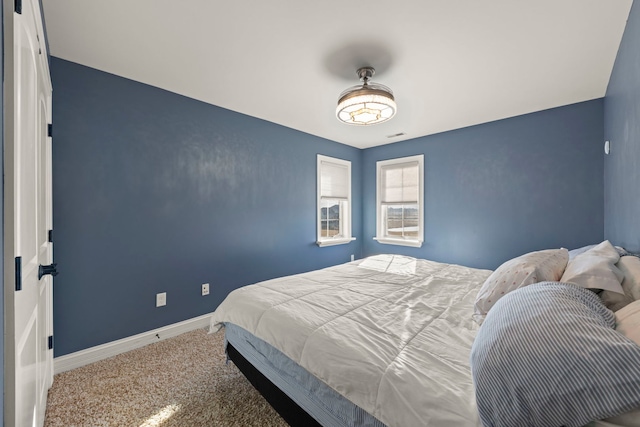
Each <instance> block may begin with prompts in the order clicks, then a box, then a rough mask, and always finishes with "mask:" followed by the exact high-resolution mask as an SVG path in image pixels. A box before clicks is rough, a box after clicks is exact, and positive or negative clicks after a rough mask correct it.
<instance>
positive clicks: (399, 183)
mask: <svg viewBox="0 0 640 427" xmlns="http://www.w3.org/2000/svg"><path fill="white" fill-rule="evenodd" d="M418 176H419V164H418V162H417V161H416V162H407V163H397V164H392V165H388V166H382V167H381V176H380V185H381V187H382V188H381V190H382V191H381V202H382V203H384V204H415V203H418V200H419V197H418V196H419V195H418V188H419V180H418Z"/></svg>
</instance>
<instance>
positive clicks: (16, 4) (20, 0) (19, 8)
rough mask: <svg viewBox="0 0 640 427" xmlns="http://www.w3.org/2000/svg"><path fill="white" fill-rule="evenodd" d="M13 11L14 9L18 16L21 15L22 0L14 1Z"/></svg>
mask: <svg viewBox="0 0 640 427" xmlns="http://www.w3.org/2000/svg"><path fill="white" fill-rule="evenodd" d="M14 5H15V9H16V13H19V14H20V15H22V0H15V4H14Z"/></svg>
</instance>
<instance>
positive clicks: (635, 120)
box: [604, 1, 640, 252]
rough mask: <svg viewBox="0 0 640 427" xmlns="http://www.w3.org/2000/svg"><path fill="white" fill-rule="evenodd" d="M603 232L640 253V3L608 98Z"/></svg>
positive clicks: (627, 31) (626, 34)
mask: <svg viewBox="0 0 640 427" xmlns="http://www.w3.org/2000/svg"><path fill="white" fill-rule="evenodd" d="M604 129H605V139H607V140H609V141H611V154H609V155H608V156H605V161H604V188H605V204H604V213H605V216H604V218H605V221H604V234H605V237H606V238H607V239H609V240H610V241H611V242H614V243H615V244H617V245H621V246H624V247H625V248H627V249H629V250H632V251H634V252H640V4H638V2H637V1H635V2H633V6H632V7H631V12H630V13H629V19H628V21H627V26H626V29H625V32H624V36H623V38H622V42H621V43H620V49H619V50H618V56H617V58H616V62H615V65H614V67H613V72H612V73H611V79H610V80H609V87H608V88H607V95H606V97H605V99H604Z"/></svg>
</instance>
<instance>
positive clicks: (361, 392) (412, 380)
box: [211, 255, 491, 427]
mask: <svg viewBox="0 0 640 427" xmlns="http://www.w3.org/2000/svg"><path fill="white" fill-rule="evenodd" d="M490 273H491V271H489V270H479V269H472V268H468V267H462V266H458V265H452V264H444V263H437V262H433V261H427V260H420V259H415V258H410V257H404V256H398V255H378V256H374V257H370V258H366V259H364V260H359V261H355V262H352V263H348V264H343V265H339V266H335V267H330V268H326V269H322V270H317V271H313V272H309V273H303V274H299V275H294V276H287V277H283V278H278V279H273V280H268V281H265V282H261V283H258V284H255V285H251V286H246V287H243V288H240V289H237V290H235V291H233V292H232V293H230V294H229V296H228V297H227V298H226V299H225V301H224V302H223V303H222V304H221V305H220V306H219V307H218V309H217V310H216V311H215V313H214V314H213V316H212V318H211V331H216V330H218V329H219V328H221V327H222V326H223V325H224V324H233V325H236V326H238V327H239V328H242V329H243V330H244V331H247V332H248V333H250V334H251V335H253V336H255V337H257V338H258V339H259V340H261V341H264V342H265V343H267V344H268V345H269V346H272V347H273V348H275V349H277V350H278V351H279V352H281V353H282V354H284V355H285V356H286V357H287V358H288V359H290V360H291V361H293V362H295V364H297V365H299V366H300V367H302V368H303V369H304V370H305V371H306V372H308V373H310V374H311V375H313V377H315V378H316V379H317V380H319V381H320V382H322V383H323V384H325V385H326V386H327V387H328V388H330V389H331V390H333V391H335V392H336V393H337V394H338V395H339V396H342V397H343V398H345V399H347V400H348V401H349V402H351V403H352V404H353V405H355V406H356V407H358V408H361V409H363V410H364V411H366V412H367V413H368V414H370V415H371V416H372V417H373V418H375V419H376V420H379V421H380V422H382V423H383V424H385V425H387V426H389V427H396V426H397V427H400V426H409V425H421V426H465V427H466V426H474V425H480V421H479V417H478V412H477V409H476V406H475V395H474V388H473V383H472V378H471V371H470V367H469V355H470V349H471V345H472V343H473V340H474V338H475V335H476V333H477V330H478V326H477V325H476V324H475V322H473V320H472V318H471V315H472V313H473V303H474V300H475V297H476V294H477V292H478V289H479V288H480V287H481V285H482V284H483V282H484V281H485V280H486V279H487V277H488V276H489V275H490Z"/></svg>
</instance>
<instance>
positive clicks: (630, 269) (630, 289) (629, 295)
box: [600, 256, 640, 311]
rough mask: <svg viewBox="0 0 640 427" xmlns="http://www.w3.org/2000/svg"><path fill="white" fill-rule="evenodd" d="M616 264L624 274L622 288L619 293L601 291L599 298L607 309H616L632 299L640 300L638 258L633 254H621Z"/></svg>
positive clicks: (639, 259) (639, 267)
mask: <svg viewBox="0 0 640 427" xmlns="http://www.w3.org/2000/svg"><path fill="white" fill-rule="evenodd" d="M616 266H617V267H618V268H619V269H620V271H622V273H623V274H624V279H622V284H621V286H622V290H623V291H624V295H621V294H619V293H615V292H610V291H602V293H601V294H600V298H602V302H604V305H606V306H607V308H608V309H609V310H612V311H618V310H620V309H621V308H623V307H625V306H626V305H628V304H631V303H632V302H634V301H637V300H640V258H638V257H635V256H623V257H621V258H620V261H618V263H617V264H616Z"/></svg>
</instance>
